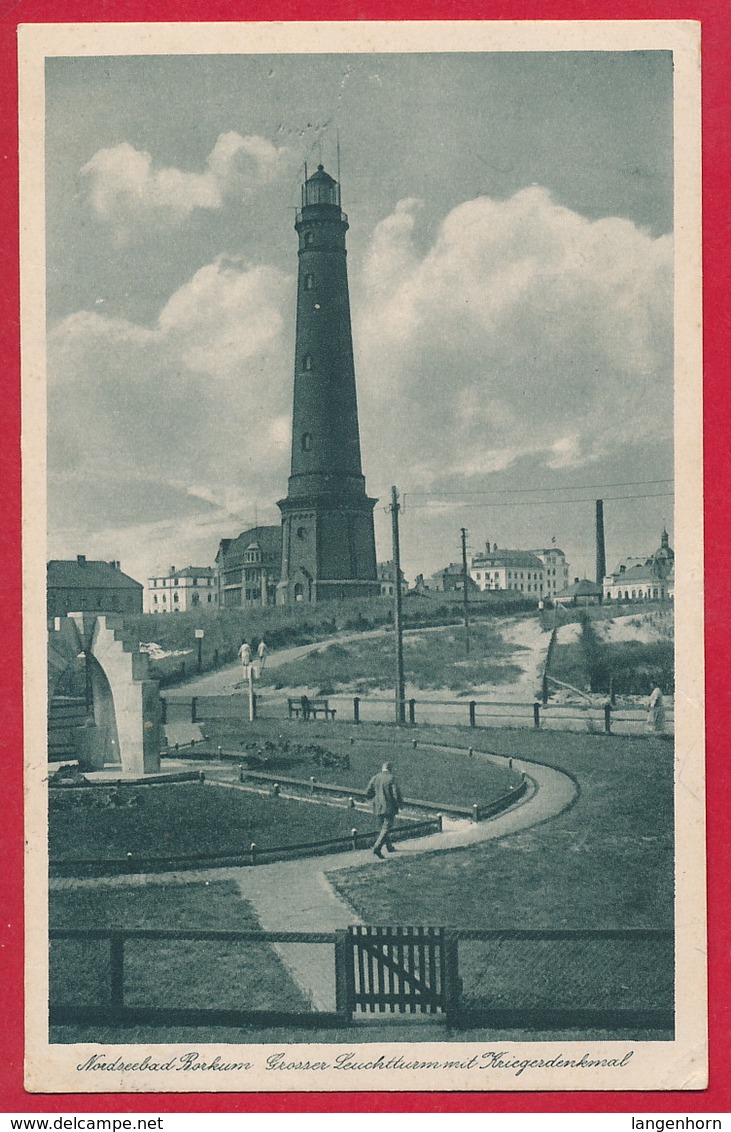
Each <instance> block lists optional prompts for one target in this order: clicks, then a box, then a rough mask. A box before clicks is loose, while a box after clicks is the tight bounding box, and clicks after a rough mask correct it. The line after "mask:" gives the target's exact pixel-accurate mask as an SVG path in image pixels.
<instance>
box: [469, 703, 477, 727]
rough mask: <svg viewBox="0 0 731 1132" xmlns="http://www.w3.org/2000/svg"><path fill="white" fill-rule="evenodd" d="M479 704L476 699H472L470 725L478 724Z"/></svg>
mask: <svg viewBox="0 0 731 1132" xmlns="http://www.w3.org/2000/svg"><path fill="white" fill-rule="evenodd" d="M476 713H477V704H476V702H475V701H474V700H470V727H476V726H477V718H476Z"/></svg>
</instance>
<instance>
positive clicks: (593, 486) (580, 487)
mask: <svg viewBox="0 0 731 1132" xmlns="http://www.w3.org/2000/svg"><path fill="white" fill-rule="evenodd" d="M672 482H673V478H672V476H666V477H665V478H664V479H659V480H627V481H625V482H622V483H579V484H576V485H575V486H574V487H571V486H569V485H568V484H564V485H562V486H561V487H547V486H546V485H545V484H544V485H543V486H542V487H495V488H489V489H488V488H483V489H482V490H480V491H409V492H408V493H407V494H408V495H411V496H414V495H416V496H421V495H429V496H432V497H434V496H436V497H438V498H453V497H457V496H458V497H462V496H463V495H527V494H528V493H529V492H535V491H589V490H592V491H593V490H597V491H598V490H600V489H601V488H609V487H649V486H651V485H652V484H656V483H672Z"/></svg>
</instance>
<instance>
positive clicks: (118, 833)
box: [49, 782, 374, 860]
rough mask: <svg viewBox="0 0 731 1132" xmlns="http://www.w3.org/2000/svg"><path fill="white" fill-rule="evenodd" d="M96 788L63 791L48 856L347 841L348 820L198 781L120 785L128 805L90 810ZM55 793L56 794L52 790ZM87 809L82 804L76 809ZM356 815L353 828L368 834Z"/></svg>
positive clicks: (53, 814) (334, 812) (344, 813)
mask: <svg viewBox="0 0 731 1132" xmlns="http://www.w3.org/2000/svg"><path fill="white" fill-rule="evenodd" d="M96 790H97V788H96V787H94V788H91V789H90V788H88V787H87V788H85V789H83V790H82V789H79V790H73V791H71V790H68V791H65V792H64V793H63V794H62V796H61V799H60V801H61V805H60V807H59V808H53V809H51V811H50V813H49V851H50V856H51V859H52V860H53V859H56V860H89V859H94V860H104V859H112V858H119V857H124V856H125V854H126V853H128V852H129V853H133V854H134V855H135V856H145V857H156V856H157V857H167V856H171V855H172V856H175V855H180V856H184V855H186V854H190V855H196V854H202V853H207V854H219V855H222V856H223V855H226V854H227V853H231V854H234V853H240V852H242V851H243V850H248V848H249V846H250V845H251V842H252V841H255V842H256V844H257V845H258V846H259V848H260V849H264V848H266V847H270V848H273V847H274V846H280V845H281V846H286V845H298V844H302V843H308V842H312V841H325V840H328V839H329V838H337V837H346V836H348V835H349V833H350V830H351V828H352V826H353V820H352V814H351V813H350V812H349V811H348V810H346V809H338V808H337V807H335V806H324V805H314V804H313V803H309V802H294V801H288V800H286V799H284V798H274V797H267V796H262V795H259V794H250V793H247V792H246V791H243V790H235V789H230V788H228V787H225V786H215V785H210V784H206V785H203V784H200V783H195V782H193V783H185V784H180V785H178V784H170V785H169V786H144V787H133V786H128V787H123V788H122V797H124V796H125V794H128V795H129V796H130V797H135V798H137V799H139V801H138V803H137V804H136V805H133V806H127V805H122V806H112V807H105V808H104V809H97V808H92V807H91V806H90V805H89V804H88V800H89V799H90V798H91V797H92V794H93V793H94V792H95V791H96ZM58 793H59V794H61V791H58ZM82 803H86V804H82ZM373 828H374V825H373V819H372V818H371V817H370V816H366V815H359V829H360V830H361V832H363V833H366V832H368V831H369V830H370V829H373Z"/></svg>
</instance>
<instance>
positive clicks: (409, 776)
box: [205, 720, 520, 806]
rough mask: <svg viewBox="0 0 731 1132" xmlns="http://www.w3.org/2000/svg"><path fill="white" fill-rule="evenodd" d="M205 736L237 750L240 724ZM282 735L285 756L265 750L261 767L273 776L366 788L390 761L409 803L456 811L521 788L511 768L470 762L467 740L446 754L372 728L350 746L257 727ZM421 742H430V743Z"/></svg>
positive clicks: (333, 733) (220, 726)
mask: <svg viewBox="0 0 731 1132" xmlns="http://www.w3.org/2000/svg"><path fill="white" fill-rule="evenodd" d="M364 730H365V729H364ZM206 731H207V733H208V734H209V736H210V737H211V742H210V743H209V744H207V745H206V748H205V749H215V747H216V746H217V745H218V744H219V743H221V744H222V745H223V746H224V747H225V746H227V745H229V746H230V747H232V748H234V749H235V747H236V746H238V745H239V742H240V736H241V734H242V729H241V725H240V724H238V725H227V724H226V723H224V722H219V721H218V720H216V721H211V722H210V723H207V724H206ZM282 733H283V739H284V740H285V743H286V745H287V747H288V749H282V751H281V753H280V752H270V751H267V752H266V754H267V755H268V756H269V757H270V762H269V763H268V765H267V766H266V767H265V768H262V769H265V770H266V772H267V773H270V774H273V775H276V774H281V775H282V776H284V777H288V778H301V779H305V780H308V779H309V778H310V776H311V775H314V776H315V777H316V778H317V780H318V781H319V782H327V783H332V784H333V785H336V786H347V787H352V788H355V789H364V788H365V787H366V785H367V783H368V781H369V779H370V778H371V777H372V776H373V775H374V774H375V773H376V771H379V770H380V769H381V766H382V765H383V763H384V762H386V761H389V762H391V763H392V764H393V767H394V771H395V773H396V776H397V778H398V781H399V784H400V786H401V791H402V793H403V795H404V797H405V798H413V799H420V800H422V801H426V802H434V803H436V804H437V805H448V804H450V803H451V804H452V805H456V806H472V805H473V804H474V803H475V802H479V803H487V802H490V801H491V800H492V799H494V798H498V797H500V796H501V795H503V794H506V793H507V792H508V791H509V790H510V788H511V787H514V786H517V785H518V784H519V783H520V775H519V774H518V773H517V772H515V771H512V770H509V769H508V767H507V766H503V765H496V764H495V763H492V762H490V761H489V760H487V759H484V758H480V757H479V756H476V757H473V758H470V757H469V756H468V754H467V749H468V748H467V745H466V744H465V741H464V738H462V739H461V741H460V746H461V753H454V752H452V753H448V752H446V751H441V750H435V749H433V748H430V747H428V746H417V748H416V749H415V750H414V748H413V746H412V741H411V739H408V740H405V739H404V737H403V734H402V733H399V732H394V731H393V730H390V729H387V728H380V729H369V733H368V735H367V736H366V735H365V734H363V733H362V732H359V733H358V734H356V735H354V736H353V740H354V742H353V743H352V744H351V742H350V739H349V738H348V739H346V738H344V737H338V730H337V729H334V728H331V729H330V732H329V733H327V734H326V735H322V734H320V735H318V736H317V737H316V738H313V739H312V741H311V743H310V739H309V736H310V734H311V732H310V725H309V724H308V725H307V727H306V728H305V729H304V731H303V728H302V726H301V725H298V726H297V727H296V728H295V729H294V731H293V730H292V729H291V728H290V729H287V728H284V729H283V727H282V724H281V722H279V721H272V722H271V723H268V722H267V721H265V720H262V721H261V722H257V724H256V731H255V734H256V735H257V738H260V739H261V741H262V742H263V741H264V740H265V739H270V740H272V741H275V742H276V741H278V739H279V736H280V734H282ZM245 734H246V736H247V740H246V741H247V742H255V741H254V740H252V738H251V735H252V731H251V729H249V730H247V731H246V732H245ZM417 742H418V740H417ZM423 742H424V743H427V742H428V738H427V737H425V738H424V740H423ZM470 742H474V739H471V740H470ZM313 745H314V746H318V747H323V748H324V749H325V750H326V751H327V752H328V753H332V754H333V755H338V756H344V755H347V756H348V759H349V761H350V767H349V769H345V768H343V767H334V766H328V767H325V766H323V765H321V764H318V763H317V762H316V761H315V751H314V749H312V748H313ZM283 748H284V745H283Z"/></svg>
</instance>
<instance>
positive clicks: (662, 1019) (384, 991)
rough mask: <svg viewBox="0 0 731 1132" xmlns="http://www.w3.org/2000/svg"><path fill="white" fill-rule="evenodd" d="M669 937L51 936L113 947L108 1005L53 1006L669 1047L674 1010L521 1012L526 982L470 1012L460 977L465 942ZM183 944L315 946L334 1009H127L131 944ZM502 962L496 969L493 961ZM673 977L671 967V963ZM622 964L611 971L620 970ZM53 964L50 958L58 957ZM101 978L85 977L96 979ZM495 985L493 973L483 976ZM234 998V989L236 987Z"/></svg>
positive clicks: (665, 937) (100, 1016)
mask: <svg viewBox="0 0 731 1132" xmlns="http://www.w3.org/2000/svg"><path fill="white" fill-rule="evenodd" d="M673 938H674V937H673V932H672V931H669V930H665V929H596V930H592V929H587V930H582V931H576V930H572V929H568V928H560V929H553V930H552V929H515V928H510V929H502V928H495V929H474V930H471V929H459V930H457V931H449V930H446V929H444V928H412V927H396V926H389V927H377V928H374V927H369V926H363V925H357V926H354V927H350V928H348V929H344V930H340V931H335V932H294V931H293V932H264V931H236V930H226V929H198V930H196V929H191V928H188V929H174V928H170V929H149V928H147V929H145V928H138V929H122V928H110V927H106V928H52V929H51V930H50V932H49V941H50V943H51V945H53V944H54V943H56V942H57V941H76V942H77V943H79V944H80V945H84V944H87V943H89V942H90V941H99V942H102V943H104V942H107V943H108V946H109V952H108V954H109V962H108V970H109V982H108V984H107V992H106V996H105V998H106V1001H104V1002H102V1003H98V1004H93V1005H89V1004H81V1003H79V1002H73V1001H66V1000H64V1001H57V1000H54V999H52V1001H51V1002H50V1004H49V1018H50V1022H51V1024H52V1025H85V1024H90V1023H97V1024H101V1025H103V1026H107V1027H108V1026H111V1027H116V1026H124V1025H157V1026H180V1025H185V1026H212V1027H215V1026H244V1025H248V1026H252V1027H269V1026H282V1025H286V1026H292V1027H315V1028H318V1029H325V1028H328V1027H333V1026H340V1027H342V1026H343V1025H350V1024H352V1022H353V1020H354V1019H355V1020H357V1019H358V1018H363V1017H364V1016H368V1017H370V1016H373V1015H376V1014H377V1015H378V1016H379V1017H382V1018H383V1019H388V1018H391V1017H394V1016H395V1015H397V1014H400V1015H403V1014H417V1013H428V1014H434V1015H435V1016H436V1017H437V1018H442V1019H443V1020H444V1021H445V1022H446V1023H447V1025H448V1026H450V1027H452V1028H453V1029H465V1028H470V1027H481V1028H495V1029H527V1030H531V1029H534V1030H536V1031H542V1032H550V1031H551V1030H567V1029H568V1030H577V1031H591V1030H602V1031H616V1030H622V1031H626V1030H633V1029H634V1030H637V1031H647V1030H654V1031H662V1032H663V1040H665V1037H666V1035H671V1034H672V1030H673V1026H674V1010H673V1006H672V1003H671V1002H668V1003H667V1004H666V1005H662V1006H658V1005H657V1004H655V1005H652V1006H650V1007H646V1008H645V1007H642V1006H639V1005H635V1006H634V1007H632V1008H631V1009H620V1008H606V1007H598V1008H595V1007H592V1006H591V1005H589V1006H586V1007H577V1006H574V1005H570V1006H567V1005H566V1004H565V1003H564V1002H556V1003H554V1004H552V1005H544V1006H542V1007H541V1008H540V1009H536V1008H526V1007H523V1006H521V1005H520V1004H519V999H520V991H521V986H520V980H519V978H518V981H517V983H516V986H515V989H514V994H513V995H512V1001H508V1002H506V1003H505V1004H504V1005H503V1004H501V1005H499V1006H497V1005H495V1006H489V1007H487V1008H484V1007H479V1006H475V1005H474V1004H473V1005H471V1006H470V1005H466V1004H465V1002H464V1001H463V996H462V987H461V982H460V978H459V973H458V968H459V945H460V944H461V943H466V942H469V941H485V942H489V941H493V942H494V941H499V942H505V943H509V944H511V945H514V946H519V945H520V944H528V943H531V942H551V941H552V942H555V943H559V944H576V943H581V942H586V943H589V942H597V941H604V942H608V943H611V942H613V943H619V944H627V945H636V944H638V943H640V944H641V943H644V944H647V945H650V946H651V947H653V950H654V949H656V948H657V947H658V945H660V944H672V941H673ZM131 940H137V941H143V942H153V941H176V942H178V941H182V940H197V941H205V942H207V943H210V944H211V953H213V951H214V947H213V945H215V944H216V943H218V944H224V945H230V944H238V945H241V946H242V947H243V946H247V945H250V944H265V945H272V944H298V943H302V944H319V945H321V946H323V947H327V948H329V949H330V958H329V960H328V959H326V960H325V961H326V963H327V962H330V963H331V964H332V972H333V978H334V984H335V1010H334V1011H317V1010H315V1009H311V1010H309V1011H306V1012H305V1011H302V1012H296V1013H292V1012H289V1013H286V1012H281V1011H277V1010H276V1009H272V1010H246V1009H241V1008H236V1007H233V1008H227V1009H212V1008H185V1007H169V1006H164V1005H141V1004H139V1003H137V1004H134V1005H131V1004H130V1003H129V1002H128V1001H127V1000H126V998H125V992H126V990H127V989H128V988H127V986H126V972H125V944H126V943H127V942H128V941H131ZM59 962H60V963H61V967H60V969H57V970H56V974H57V978H56V980H55V985H56V986H60V987H62V988H63V992H62V993H64V994H65V993H67V988H68V985H69V981H68V979H67V978H66V976H65V973H64V971H63V969H62V961H61V960H59V959H56V963H57V964H58V963H59ZM495 962H499V960H495ZM668 962H670V966H671V968H672V962H671V959H668ZM529 963H530V960H529V959H526V964H529ZM617 963H620V964H621V959H617V960H616V962H615V964H612V965H610V966H609V967H608V968H607V970H613V969H615V968H616V965H617ZM52 965H53V956H52ZM592 974H593V975H595V976H596V979H597V984H596V985H597V989H600V981H601V977H602V969H600V968H597V967H596V965H595V966H594V967H593V968H592ZM92 975H96V972H89V977H90V979H91V976H92ZM484 977H485V978H486V979H487V980H488V982H489V977H490V973H489V968H488V969H487V970H486V972H485V976H484ZM231 993H232V994H234V995H235V994H236V988H235V987H233V988H231Z"/></svg>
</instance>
